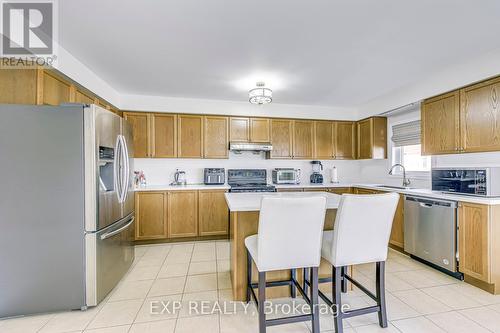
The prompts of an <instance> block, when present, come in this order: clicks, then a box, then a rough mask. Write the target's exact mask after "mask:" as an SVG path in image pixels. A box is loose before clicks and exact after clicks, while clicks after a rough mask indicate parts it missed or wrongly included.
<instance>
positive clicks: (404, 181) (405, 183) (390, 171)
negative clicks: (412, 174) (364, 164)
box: [389, 163, 411, 187]
mask: <svg viewBox="0 0 500 333" xmlns="http://www.w3.org/2000/svg"><path fill="white" fill-rule="evenodd" d="M395 167H401V169H403V187H407V186H410V183H411V181H410V179H408V178H406V169H405V167H404V165H402V164H399V163H396V164H394V165H393V166H392V167H391V170H389V174H390V175H392V170H394V168H395Z"/></svg>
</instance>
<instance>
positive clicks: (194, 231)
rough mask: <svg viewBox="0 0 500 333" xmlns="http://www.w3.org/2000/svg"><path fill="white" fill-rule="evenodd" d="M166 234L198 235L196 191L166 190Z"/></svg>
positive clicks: (174, 236) (175, 235)
mask: <svg viewBox="0 0 500 333" xmlns="http://www.w3.org/2000/svg"><path fill="white" fill-rule="evenodd" d="M168 236H169V238H179V237H196V236H198V191H170V192H168Z"/></svg>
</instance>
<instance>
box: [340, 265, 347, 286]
mask: <svg viewBox="0 0 500 333" xmlns="http://www.w3.org/2000/svg"><path fill="white" fill-rule="evenodd" d="M341 270H342V292H343V293H346V292H347V279H346V278H345V275H346V274H347V266H342V268H341Z"/></svg>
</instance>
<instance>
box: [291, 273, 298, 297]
mask: <svg viewBox="0 0 500 333" xmlns="http://www.w3.org/2000/svg"><path fill="white" fill-rule="evenodd" d="M290 276H291V280H292V283H291V284H290V295H291V296H292V298H295V297H297V288H296V287H295V283H293V280H296V279H297V270H296V269H292V270H290Z"/></svg>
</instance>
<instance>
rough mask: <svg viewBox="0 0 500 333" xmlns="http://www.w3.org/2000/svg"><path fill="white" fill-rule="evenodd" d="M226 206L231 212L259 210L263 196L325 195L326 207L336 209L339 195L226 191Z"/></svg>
mask: <svg viewBox="0 0 500 333" xmlns="http://www.w3.org/2000/svg"><path fill="white" fill-rule="evenodd" d="M224 195H225V197H226V202H227V206H228V207H229V210H230V211H231V212H254V211H259V210H260V203H261V200H262V197H263V196H280V197H305V196H307V197H310V196H326V198H327V201H326V208H327V209H337V208H338V207H339V202H340V197H341V196H340V195H338V194H333V193H327V192H265V193H255V192H247V193H226V194H224Z"/></svg>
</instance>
